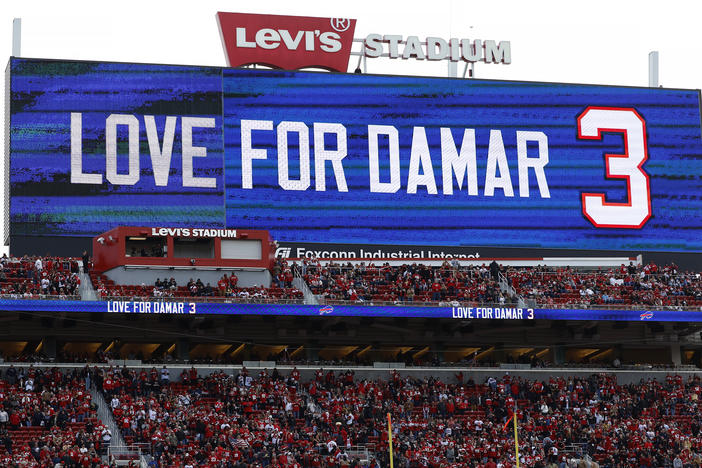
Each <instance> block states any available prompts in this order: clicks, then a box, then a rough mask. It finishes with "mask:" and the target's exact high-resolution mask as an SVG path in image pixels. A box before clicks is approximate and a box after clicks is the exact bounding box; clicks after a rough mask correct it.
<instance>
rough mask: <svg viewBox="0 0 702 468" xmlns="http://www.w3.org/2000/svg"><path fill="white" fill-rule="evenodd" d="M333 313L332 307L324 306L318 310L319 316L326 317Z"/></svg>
mask: <svg viewBox="0 0 702 468" xmlns="http://www.w3.org/2000/svg"><path fill="white" fill-rule="evenodd" d="M332 312H334V308H333V307H332V306H324V307H322V308H321V309H319V315H328V314H331V313H332Z"/></svg>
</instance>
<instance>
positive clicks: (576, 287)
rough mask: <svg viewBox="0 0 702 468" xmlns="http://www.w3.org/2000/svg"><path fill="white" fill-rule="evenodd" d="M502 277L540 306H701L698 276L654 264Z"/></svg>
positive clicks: (538, 270)
mask: <svg viewBox="0 0 702 468" xmlns="http://www.w3.org/2000/svg"><path fill="white" fill-rule="evenodd" d="M506 276H507V277H508V278H509V279H510V280H511V283H512V286H513V287H514V289H515V290H516V291H517V292H518V293H519V294H520V295H522V296H524V297H528V298H532V299H534V300H535V301H536V302H537V303H538V304H542V305H552V304H554V305H563V304H566V305H585V306H589V305H638V306H641V305H643V306H654V307H655V306H672V307H689V306H702V278H701V277H700V274H699V273H689V272H681V271H679V270H678V268H677V266H675V265H674V264H671V265H666V266H663V267H659V266H658V265H656V264H654V263H649V264H646V265H639V266H636V265H634V264H633V263H631V264H629V265H628V266H626V265H622V266H621V267H619V268H612V269H609V270H607V271H594V272H579V271H577V270H575V269H573V268H544V267H535V268H510V269H508V270H507V271H506Z"/></svg>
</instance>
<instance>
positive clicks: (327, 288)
mask: <svg viewBox="0 0 702 468" xmlns="http://www.w3.org/2000/svg"><path fill="white" fill-rule="evenodd" d="M296 267H297V268H299V269H300V271H301V274H302V275H303V276H304V278H305V281H306V282H307V284H308V285H309V287H310V289H311V290H312V292H313V293H314V294H316V295H319V296H322V297H323V298H324V300H325V301H326V302H327V303H330V302H331V303H333V302H334V301H352V302H378V301H383V302H450V301H458V302H478V303H493V304H498V303H499V304H504V303H505V302H513V301H514V298H512V297H509V296H508V295H505V294H504V293H503V292H501V291H500V287H499V285H498V283H497V276H496V275H495V274H494V271H491V269H490V268H488V267H474V268H473V267H472V268H464V267H460V266H457V265H456V264H453V265H452V264H450V263H449V262H444V264H443V265H442V266H440V267H437V268H432V267H430V266H426V265H421V264H416V263H414V264H411V265H402V266H391V265H390V264H388V263H384V264H383V265H380V266H376V265H375V264H374V263H372V262H371V263H368V264H366V263H365V262H361V263H360V264H358V265H353V264H351V263H347V264H345V265H343V264H339V263H335V262H329V263H328V264H326V265H323V264H321V262H319V261H314V260H313V261H307V260H303V262H302V263H301V265H298V266H296Z"/></svg>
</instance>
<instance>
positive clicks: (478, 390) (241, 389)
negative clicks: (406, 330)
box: [94, 367, 702, 468]
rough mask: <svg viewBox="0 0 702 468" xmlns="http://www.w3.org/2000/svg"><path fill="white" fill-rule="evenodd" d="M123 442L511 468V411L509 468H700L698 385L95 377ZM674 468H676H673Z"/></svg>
mask: <svg viewBox="0 0 702 468" xmlns="http://www.w3.org/2000/svg"><path fill="white" fill-rule="evenodd" d="M96 372H97V373H98V374H97V375H96V377H95V379H94V381H95V383H96V384H97V385H98V386H100V387H101V389H102V391H103V392H104V393H105V395H106V398H107V401H109V402H110V404H111V407H112V409H113V414H114V416H115V418H116V420H117V421H118V424H119V425H120V426H121V428H122V432H123V434H124V436H125V438H126V439H127V440H128V441H131V442H141V443H147V444H150V445H151V446H152V448H153V455H154V457H155V459H156V460H157V465H156V466H158V467H192V466H203V467H212V468H214V467H230V466H246V467H305V468H306V467H313V468H320V467H354V466H359V465H360V461H359V460H360V459H364V458H366V457H365V454H366V452H365V450H367V451H368V452H367V453H368V455H369V456H368V458H367V459H366V461H365V462H364V465H368V466H371V467H381V466H383V467H384V466H389V463H388V462H389V460H388V454H387V450H388V444H387V441H388V437H387V419H386V415H387V414H388V413H389V414H390V415H391V418H392V421H393V447H394V464H395V466H397V467H401V468H425V467H431V468H440V467H456V468H459V467H461V468H462V467H476V468H477V467H480V468H496V467H502V468H510V467H513V466H515V465H516V463H515V455H514V453H515V452H514V442H513V441H514V439H513V433H512V425H511V422H510V419H511V417H512V415H513V414H514V411H513V409H514V408H515V407H516V408H517V412H516V414H517V420H518V432H519V451H520V464H521V466H527V467H554V466H555V467H558V468H561V467H570V466H575V465H574V462H573V459H575V458H580V459H582V457H586V459H587V458H589V459H591V460H592V463H593V464H592V465H591V466H597V465H599V466H600V467H603V468H604V467H612V468H614V467H651V468H652V467H667V466H673V467H675V468H678V467H683V466H684V467H690V466H695V467H696V466H702V433H700V423H701V420H702V411H701V410H700V405H699V397H700V394H702V382H700V379H699V378H694V379H690V380H683V379H682V378H681V377H679V376H669V377H668V378H667V380H666V381H664V382H656V381H653V380H649V381H641V382H640V383H638V384H634V385H618V384H617V383H616V381H615V378H614V377H613V376H612V375H607V374H599V375H592V376H590V377H588V378H556V377H552V378H550V379H548V380H546V381H536V380H535V381H531V380H524V379H522V378H514V377H511V376H509V375H507V374H505V375H504V377H503V378H501V379H499V380H498V379H495V378H494V377H490V378H488V379H487V380H486V381H485V382H473V381H472V380H470V379H465V376H463V375H462V374H460V373H459V374H456V376H455V379H453V381H452V382H444V381H441V380H438V379H435V378H425V379H416V378H412V377H402V376H401V375H400V374H398V373H397V372H395V371H393V372H392V373H391V375H390V377H389V379H387V380H377V381H369V380H365V379H357V378H356V377H355V375H354V373H353V371H351V370H347V371H344V372H341V373H340V374H338V375H337V374H335V373H333V372H331V371H327V372H325V371H324V370H322V369H320V370H319V371H317V373H316V375H315V376H314V378H312V379H310V380H302V379H301V378H300V373H299V371H297V369H293V370H292V372H291V373H290V374H289V375H287V376H283V375H280V374H279V373H278V371H277V370H273V371H272V372H268V371H266V370H263V371H261V372H259V373H257V375H250V374H249V373H248V372H247V370H246V369H245V368H244V369H242V371H241V372H240V373H239V374H238V375H236V376H230V375H226V374H224V373H222V372H214V373H212V374H210V375H208V376H206V377H204V378H202V377H199V376H198V372H197V370H195V369H191V370H184V371H183V372H182V374H181V375H180V378H179V379H178V378H177V376H173V380H179V381H177V382H173V381H171V380H172V378H171V376H170V373H169V372H168V369H167V368H165V367H164V368H162V369H160V370H159V369H156V368H153V369H151V371H150V372H147V371H145V370H144V371H140V372H136V371H132V370H127V369H111V370H108V371H106V372H105V373H104V375H103V374H101V373H100V372H101V371H96ZM678 463H679V464H678Z"/></svg>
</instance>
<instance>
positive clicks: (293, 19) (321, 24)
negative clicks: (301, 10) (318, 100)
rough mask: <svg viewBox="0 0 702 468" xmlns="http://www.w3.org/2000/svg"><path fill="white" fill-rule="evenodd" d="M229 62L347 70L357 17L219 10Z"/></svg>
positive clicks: (286, 68)
mask: <svg viewBox="0 0 702 468" xmlns="http://www.w3.org/2000/svg"><path fill="white" fill-rule="evenodd" d="M217 19H218V20H219V27H220V31H221V34H222V41H223V42H224V48H225V50H226V54H227V64H228V65H229V66H230V67H239V66H242V65H250V64H254V63H257V64H264V65H268V66H271V67H275V68H282V69H285V70H295V69H298V68H305V67H318V68H324V69H327V70H332V71H338V72H346V69H347V68H348V63H349V56H350V54H351V44H352V43H353V32H354V29H355V27H356V20H355V19H346V18H316V17H307V16H281V15H256V14H249V13H223V12H218V13H217Z"/></svg>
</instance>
